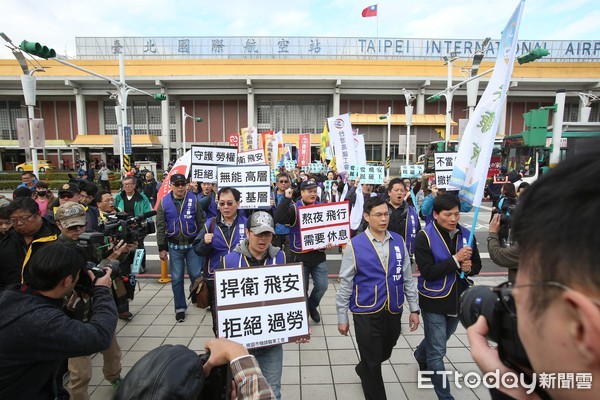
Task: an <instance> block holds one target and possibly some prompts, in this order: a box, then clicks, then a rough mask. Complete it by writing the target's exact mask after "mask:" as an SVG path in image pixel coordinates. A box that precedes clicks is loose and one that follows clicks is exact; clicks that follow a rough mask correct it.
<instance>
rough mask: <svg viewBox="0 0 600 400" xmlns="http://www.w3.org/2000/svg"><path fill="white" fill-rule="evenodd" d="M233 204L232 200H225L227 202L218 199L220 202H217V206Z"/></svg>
mask: <svg viewBox="0 0 600 400" xmlns="http://www.w3.org/2000/svg"><path fill="white" fill-rule="evenodd" d="M233 204H234V203H233V201H227V202H225V201H220V202H219V207H225V206H227V207H231V206H233Z"/></svg>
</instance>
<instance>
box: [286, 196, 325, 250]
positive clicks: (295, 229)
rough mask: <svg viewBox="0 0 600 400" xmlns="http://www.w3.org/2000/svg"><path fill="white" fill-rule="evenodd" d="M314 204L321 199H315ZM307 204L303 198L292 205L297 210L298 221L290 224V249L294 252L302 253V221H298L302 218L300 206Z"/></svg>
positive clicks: (318, 202)
mask: <svg viewBox="0 0 600 400" xmlns="http://www.w3.org/2000/svg"><path fill="white" fill-rule="evenodd" d="M312 204H321V202H320V201H315V202H314V203H312ZM304 205H305V204H304V203H303V202H302V200H298V201H297V202H296V204H292V205H291V206H290V207H294V211H295V212H296V222H295V223H294V225H291V226H290V250H292V251H293V252H294V253H302V252H303V251H302V241H301V240H300V239H301V237H300V223H299V222H298V221H299V220H300V213H299V212H298V207H302V206H304ZM311 251H318V250H311Z"/></svg>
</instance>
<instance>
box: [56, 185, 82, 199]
mask: <svg viewBox="0 0 600 400" xmlns="http://www.w3.org/2000/svg"><path fill="white" fill-rule="evenodd" d="M61 193H71V194H77V193H79V185H78V184H76V183H74V182H69V183H65V184H64V185H62V186H61V187H60V189H59V190H58V195H59V196H60V194H61Z"/></svg>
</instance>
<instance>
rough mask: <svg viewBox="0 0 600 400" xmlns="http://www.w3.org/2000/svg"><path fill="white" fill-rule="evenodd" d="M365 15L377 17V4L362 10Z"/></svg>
mask: <svg viewBox="0 0 600 400" xmlns="http://www.w3.org/2000/svg"><path fill="white" fill-rule="evenodd" d="M362 16H363V17H365V18H366V17H376V16H377V4H373V5H372V6H369V7H367V8H365V9H364V10H362Z"/></svg>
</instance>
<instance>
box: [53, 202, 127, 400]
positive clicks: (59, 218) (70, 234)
mask: <svg viewBox="0 0 600 400" xmlns="http://www.w3.org/2000/svg"><path fill="white" fill-rule="evenodd" d="M56 225H57V226H58V228H59V229H60V231H61V234H60V236H59V237H58V241H59V242H61V243H65V244H67V245H69V246H71V250H70V251H80V247H79V246H78V240H79V238H80V236H81V234H82V233H83V232H84V231H85V227H86V211H85V209H84V207H83V206H82V205H81V204H78V203H74V202H67V203H65V204H63V205H61V206H60V207H58V209H57V210H56ZM131 249H132V246H131V245H130V246H128V245H125V244H124V243H119V244H118V245H116V246H114V248H113V250H112V251H111V253H110V255H109V256H108V257H107V259H108V260H116V259H117V258H118V257H119V256H120V255H121V254H126V253H127V252H129V250H131ZM101 264H102V263H101ZM115 266H116V267H117V268H118V263H117V264H116V265H115ZM119 283H120V285H121V286H122V285H123V282H122V280H121V281H120V282H119ZM113 286H114V287H116V286H117V282H116V281H115V282H113ZM86 289H87V288H82V289H81V290H78V287H76V288H75V291H74V292H73V295H72V296H71V299H70V301H69V305H68V311H69V312H70V313H71V315H72V317H73V318H74V319H78V320H81V321H84V322H85V321H87V320H89V318H90V315H89V304H93V303H94V301H95V299H94V298H93V297H91V296H90V295H89V293H86ZM122 290H123V291H124V290H125V289H124V287H123V288H122ZM88 303H89V304H88ZM102 356H103V359H104V366H103V368H102V372H103V373H104V379H106V380H107V381H108V382H110V383H111V385H112V387H113V389H116V388H118V386H119V384H120V382H121V348H120V347H119V344H118V343H117V336H116V335H114V336H113V339H112V342H111V344H110V347H109V348H108V349H106V350H105V351H103V352H102ZM69 372H70V381H69V389H70V391H71V398H72V399H73V400H79V399H82V400H87V399H89V394H88V385H89V383H90V380H91V379H92V358H91V356H90V355H85V356H82V357H75V358H70V359H69Z"/></svg>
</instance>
